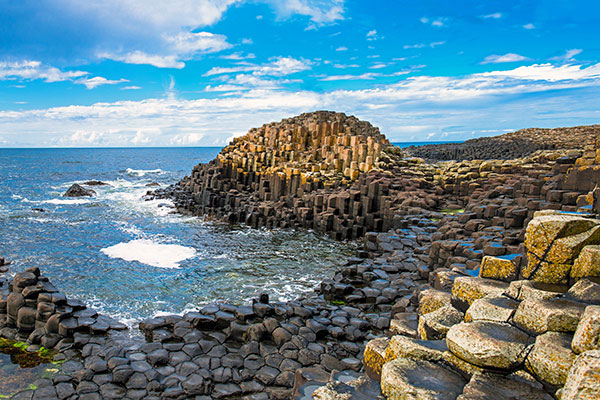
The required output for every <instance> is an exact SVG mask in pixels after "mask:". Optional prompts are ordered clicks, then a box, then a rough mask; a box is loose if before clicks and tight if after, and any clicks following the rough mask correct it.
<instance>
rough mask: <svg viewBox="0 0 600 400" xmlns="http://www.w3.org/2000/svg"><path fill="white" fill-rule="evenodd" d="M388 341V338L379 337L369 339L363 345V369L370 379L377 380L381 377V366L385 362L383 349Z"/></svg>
mask: <svg viewBox="0 0 600 400" xmlns="http://www.w3.org/2000/svg"><path fill="white" fill-rule="evenodd" d="M389 342H390V339H388V338H385V337H380V338H377V339H373V340H370V341H369V342H367V345H366V346H365V351H364V356H363V364H364V365H365V371H366V373H367V375H369V377H371V379H375V380H376V381H378V380H379V379H380V377H381V367H383V364H384V363H385V361H386V360H385V350H386V348H387V346H388V344H389Z"/></svg>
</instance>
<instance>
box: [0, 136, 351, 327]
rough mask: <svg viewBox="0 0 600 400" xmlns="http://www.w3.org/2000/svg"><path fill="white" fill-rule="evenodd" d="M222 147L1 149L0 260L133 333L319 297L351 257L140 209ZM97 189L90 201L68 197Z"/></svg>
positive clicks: (165, 210)
mask: <svg viewBox="0 0 600 400" xmlns="http://www.w3.org/2000/svg"><path fill="white" fill-rule="evenodd" d="M218 152H219V148H135V149H133V148H123V149H0V255H2V256H3V257H5V258H6V259H8V260H10V261H12V265H11V266H10V267H11V273H15V272H17V271H21V270H23V269H25V268H27V267H30V266H38V267H40V269H41V270H42V271H43V273H44V274H45V275H46V276H48V277H49V278H50V279H51V281H52V282H53V283H54V284H55V285H56V286H57V287H58V288H59V289H60V290H61V291H62V292H64V293H65V294H66V295H67V296H70V297H74V298H78V299H81V300H83V301H85V302H86V303H87V304H89V305H90V306H92V307H94V308H95V309H97V310H98V311H101V312H104V313H107V314H109V315H111V316H113V317H116V318H118V319H119V320H121V321H123V322H125V323H127V324H129V325H133V324H134V322H135V321H137V320H140V319H143V318H148V317H152V316H154V315H160V314H162V313H181V312H184V311H186V310H193V309H196V308H197V307H199V306H201V305H203V304H206V303H210V302H213V301H225V302H229V303H234V304H235V303H238V304H239V303H242V302H244V301H247V300H248V299H250V298H252V297H254V296H256V295H258V294H259V293H262V292H267V293H269V294H270V296H271V298H272V299H279V300H284V299H291V298H295V297H296V296H297V295H299V294H300V293H302V292H306V291H311V290H313V289H314V287H315V285H317V284H318V283H319V282H320V281H321V280H322V279H323V278H325V277H327V276H330V275H331V274H332V272H333V270H334V269H335V268H336V267H337V266H339V265H341V264H343V263H344V262H345V260H346V259H347V258H348V257H349V256H351V255H352V254H353V252H354V250H355V245H354V244H352V243H340V242H336V241H333V240H331V239H328V238H326V237H321V236H318V235H316V234H314V233H311V232H294V231H289V230H275V231H269V230H257V229H250V228H247V227H243V226H229V225H227V224H223V223H216V222H209V221H204V220H203V219H201V218H198V217H189V216H181V215H178V214H174V213H173V209H172V204H170V203H169V201H165V200H154V201H144V200H142V196H143V195H144V194H145V193H146V191H147V190H149V189H154V188H152V187H147V186H146V185H147V184H149V183H152V182H156V183H159V184H160V185H161V187H164V186H166V185H168V184H171V183H174V182H176V181H178V180H179V179H180V178H181V177H183V176H184V175H186V174H188V173H189V172H190V171H191V170H192V167H193V166H194V165H196V164H197V163H199V162H208V161H209V160H211V159H213V158H214V157H215V156H216V154H217V153H218ZM92 179H94V180H101V181H103V182H106V183H108V184H109V185H107V186H95V187H93V190H95V191H96V192H97V195H96V196H94V197H91V198H67V197H63V196H62V194H63V193H64V192H65V191H66V190H67V189H68V188H69V186H71V185H72V184H73V183H82V182H85V181H88V180H92Z"/></svg>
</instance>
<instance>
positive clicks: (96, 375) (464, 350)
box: [0, 112, 600, 400]
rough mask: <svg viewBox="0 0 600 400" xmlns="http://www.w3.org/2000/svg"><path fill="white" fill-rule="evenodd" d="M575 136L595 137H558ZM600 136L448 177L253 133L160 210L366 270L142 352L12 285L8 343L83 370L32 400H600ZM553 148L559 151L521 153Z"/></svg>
mask: <svg viewBox="0 0 600 400" xmlns="http://www.w3.org/2000/svg"><path fill="white" fill-rule="evenodd" d="M565 132H575V133H577V134H576V135H575V136H568V135H562V136H561V137H560V138H554V136H552V135H554V134H556V133H565ZM596 133H597V132H596V127H582V128H568V130H565V131H544V130H525V131H520V132H516V133H514V134H510V135H507V136H505V137H503V138H501V139H499V140H501V141H502V142H503V143H504V145H503V146H504V147H500V148H501V149H509V150H510V149H513V150H514V149H518V152H517V150H514V152H513V150H510V151H509V152H508V153H506V154H504V153H502V154H496V153H494V151H491V152H490V151H489V149H488V148H486V147H482V146H468V150H464V152H459V153H456V154H457V155H459V156H461V157H462V156H465V158H473V159H472V160H469V159H467V160H463V159H460V160H453V161H446V162H437V163H433V164H432V163H427V162H425V161H424V160H422V159H418V158H414V157H410V156H408V155H407V154H405V153H403V152H401V151H399V150H397V149H393V148H391V147H390V146H389V144H388V143H387V141H386V140H385V138H384V137H383V136H382V135H380V134H379V131H378V130H377V129H376V128H373V127H372V126H371V125H369V124H367V123H364V122H360V121H358V120H356V119H355V118H353V117H346V116H345V115H343V114H335V113H326V112H318V113H313V114H306V115H302V116H300V117H296V118H293V119H289V120H284V121H282V122H280V123H276V124H269V125H265V126H263V127H261V128H259V129H254V130H251V131H250V133H249V134H248V135H247V136H245V137H243V138H240V139H237V140H236V141H235V142H234V143H233V144H232V145H231V146H228V147H227V148H226V149H224V150H223V152H222V153H221V154H220V155H219V157H218V158H217V160H214V161H213V162H211V163H209V164H208V165H199V166H197V167H195V168H194V171H193V173H192V176H190V177H186V178H185V179H183V180H182V181H181V182H180V183H179V184H178V185H175V186H174V187H171V188H169V189H168V190H166V191H160V190H159V191H157V193H155V194H154V195H155V196H171V197H173V198H174V201H175V203H176V205H177V207H178V209H179V210H180V211H182V212H188V213H193V214H196V215H207V216H212V217H216V218H221V219H225V220H228V221H231V222H245V223H248V224H250V225H252V226H260V227H293V228H309V229H315V230H317V231H320V232H324V233H328V234H330V235H332V236H335V237H336V238H338V239H346V238H361V239H362V247H361V248H360V250H358V251H357V254H356V255H357V257H355V258H351V259H349V260H348V262H347V264H346V265H345V266H344V267H343V268H340V269H339V270H338V271H335V273H334V274H333V276H332V277H331V278H330V279H325V280H324V281H323V282H322V283H321V285H320V286H319V287H318V288H317V290H316V292H315V293H309V294H306V295H303V296H302V297H299V298H298V299H296V300H294V301H290V302H280V303H271V302H269V301H268V298H267V296H260V298H258V299H256V300H255V301H253V302H252V303H251V304H246V305H230V304H211V305H205V306H202V307H199V309H198V310H197V311H194V312H190V313H187V314H185V315H183V316H180V315H170V316H162V317H159V318H153V319H150V320H147V321H143V322H141V323H140V325H139V327H140V330H141V331H142V332H143V333H144V336H145V339H146V341H145V342H142V343H140V341H136V340H129V339H127V338H124V337H122V335H117V334H115V333H114V331H115V330H114V329H108V328H111V327H112V328H120V326H119V325H114V326H113V323H109V322H106V320H104V317H101V316H97V315H96V314H95V313H94V312H93V311H90V310H88V309H83V305H82V304H80V303H77V302H69V301H68V300H66V299H64V297H61V296H60V295H58V294H56V292H55V291H54V290H55V289H53V287H52V286H51V285H50V284H49V282H48V281H47V280H46V279H45V278H43V276H41V275H40V273H39V271H37V270H35V269H33V270H29V271H27V272H25V273H23V274H17V275H16V276H15V278H14V280H13V281H12V284H11V285H12V286H9V284H8V282H9V281H8V280H7V279H4V280H3V281H0V283H1V284H0V290H1V293H0V294H1V295H2V296H0V328H2V329H0V335H2V336H7V337H13V338H16V339H21V340H27V341H28V343H30V344H32V349H35V348H36V346H39V344H43V345H44V346H50V345H52V344H54V347H55V348H56V349H57V350H60V351H61V355H60V356H62V357H63V359H66V360H68V361H67V362H65V364H63V368H62V374H61V375H58V376H57V377H55V378H53V379H52V380H51V381H46V382H44V386H43V387H42V386H40V387H39V388H38V389H37V390H35V391H33V390H30V391H26V392H24V393H22V394H21V395H20V396H21V397H18V398H27V399H31V398H32V397H33V398H57V397H58V398H60V399H65V398H68V399H77V398H80V399H88V398H89V399H100V398H129V399H160V398H172V399H190V398H195V399H199V400H208V399H213V398H216V399H219V398H225V399H248V400H268V399H291V398H293V399H301V400H308V399H339V398H344V399H354V400H359V399H360V400H362V399H365V400H366V399H373V398H375V397H376V396H378V395H379V394H380V392H382V393H383V395H384V396H386V397H387V398H388V399H405V398H436V399H461V400H473V399H503V398H513V399H517V398H518V399H532V400H533V399H552V398H555V397H560V398H561V399H562V400H571V399H573V400H574V399H592V398H593V399H596V398H599V397H600V382H599V380H598V376H599V375H600V347H599V346H600V341H599V339H598V338H599V335H600V325H599V321H600V314H599V313H600V311H599V310H600V269H599V268H598V265H599V263H600V261H599V260H600V234H599V233H598V232H600V222H599V221H598V219H596V218H595V216H594V214H593V213H594V212H597V211H598V210H599V209H600V207H598V205H599V204H600V196H599V194H600V193H599V191H598V189H596V184H597V183H598V182H600V143H599V142H597V141H596V140H595V139H596V138H595V137H594V135H595V134H596ZM545 138H551V140H550V142H549V143H551V146H552V147H553V149H551V150H548V149H546V150H540V147H536V145H531V146H529V145H528V146H529V147H527V146H520V145H519V143H525V142H520V141H519V140H521V139H522V140H525V141H527V143H530V142H534V143H538V144H539V143H540V141H541V140H542V139H544V140H545ZM534 139H535V140H534ZM490 140H491V142H489V143H492V142H495V141H497V139H490ZM444 148H445V149H446V150H444V152H443V154H450V153H447V152H446V151H449V152H452V151H454V150H453V147H452V146H450V147H442V149H444ZM461 151H462V150H461ZM511 152H512V153H511ZM467 153H468V155H467ZM515 154H516V155H519V156H520V158H513V159H511V160H494V159H489V160H483V159H485V158H489V157H488V156H493V157H498V158H503V157H502V156H503V155H509V156H510V157H514V155H515ZM507 157H508V156H507ZM432 158H436V157H432ZM2 263H3V262H2V259H0V274H2V273H5V272H6V270H7V269H6V268H5V267H2ZM2 282H4V283H2ZM51 321H54V322H58V332H55V329H54V325H55V324H54V322H52V323H51ZM61 324H62V328H61ZM94 327H95V328H94ZM98 327H100V328H102V329H99V328H98ZM105 328H106V329H108V334H106V332H105ZM32 329H33V331H32ZM61 329H62V333H61ZM38 343H39V344H38ZM363 354H364V356H363ZM339 371H341V372H339ZM365 373H366V374H365ZM367 375H368V376H370V377H371V378H374V379H375V380H372V379H371V378H368V377H367Z"/></svg>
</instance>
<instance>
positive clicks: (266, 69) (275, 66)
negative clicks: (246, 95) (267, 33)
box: [203, 57, 311, 76]
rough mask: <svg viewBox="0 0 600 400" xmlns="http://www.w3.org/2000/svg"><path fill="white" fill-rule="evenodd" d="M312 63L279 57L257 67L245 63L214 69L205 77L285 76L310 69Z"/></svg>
mask: <svg viewBox="0 0 600 400" xmlns="http://www.w3.org/2000/svg"><path fill="white" fill-rule="evenodd" d="M310 65H311V62H310V61H308V60H303V59H301V60H298V59H296V58H293V57H277V58H275V59H273V60H272V61H271V62H269V63H265V64H261V65H257V64H250V63H244V64H242V65H240V66H237V67H213V68H211V69H210V70H209V71H208V72H206V73H205V74H204V75H203V76H213V75H221V74H230V73H236V72H252V73H253V74H255V75H270V76H284V75H290V74H294V73H297V72H301V71H306V70H308V69H310Z"/></svg>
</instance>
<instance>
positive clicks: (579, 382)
mask: <svg viewBox="0 0 600 400" xmlns="http://www.w3.org/2000/svg"><path fill="white" fill-rule="evenodd" d="M598 398H600V350H589V351H586V352H584V353H581V354H580V355H579V356H577V358H576V359H575V362H574V363H573V366H572V367H571V370H570V371H569V375H568V376H567V381H566V383H565V386H564V387H563V389H562V397H561V400H596V399H598Z"/></svg>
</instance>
